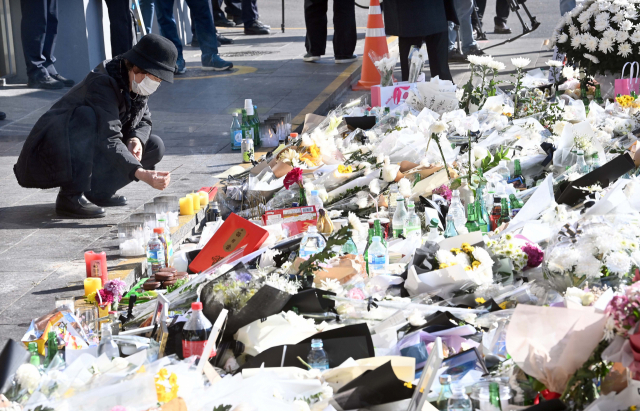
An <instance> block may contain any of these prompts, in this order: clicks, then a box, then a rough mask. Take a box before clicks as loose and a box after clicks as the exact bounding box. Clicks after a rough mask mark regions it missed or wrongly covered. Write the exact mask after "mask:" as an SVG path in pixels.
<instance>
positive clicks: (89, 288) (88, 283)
mask: <svg viewBox="0 0 640 411" xmlns="http://www.w3.org/2000/svg"><path fill="white" fill-rule="evenodd" d="M101 288H102V279H100V278H95V277H89V278H85V279H84V296H85V297H86V296H88V295H89V294H91V293H93V292H95V291H98V290H99V289H101Z"/></svg>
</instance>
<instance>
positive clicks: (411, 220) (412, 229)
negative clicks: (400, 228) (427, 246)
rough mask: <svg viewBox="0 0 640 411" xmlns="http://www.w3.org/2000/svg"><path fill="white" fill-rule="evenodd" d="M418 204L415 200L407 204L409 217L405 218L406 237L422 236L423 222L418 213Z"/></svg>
mask: <svg viewBox="0 0 640 411" xmlns="http://www.w3.org/2000/svg"><path fill="white" fill-rule="evenodd" d="M415 208H416V206H415V205H414V204H413V201H409V202H408V204H407V209H408V211H407V218H405V220H404V237H405V238H418V239H420V238H422V224H421V223H420V217H418V214H416V210H415Z"/></svg>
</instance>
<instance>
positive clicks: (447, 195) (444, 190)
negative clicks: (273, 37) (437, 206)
mask: <svg viewBox="0 0 640 411" xmlns="http://www.w3.org/2000/svg"><path fill="white" fill-rule="evenodd" d="M433 193H434V194H438V195H440V196H442V197H444V199H445V200H447V201H448V202H451V197H452V195H453V193H452V191H451V189H450V188H449V187H447V186H446V185H445V184H443V185H441V186H440V187H438V188H436V189H435V190H433Z"/></svg>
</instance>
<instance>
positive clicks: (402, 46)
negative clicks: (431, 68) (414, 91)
mask: <svg viewBox="0 0 640 411" xmlns="http://www.w3.org/2000/svg"><path fill="white" fill-rule="evenodd" d="M444 34H445V35H446V33H444ZM424 39H425V38H424V37H398V49H399V53H400V70H401V72H402V81H407V80H408V79H409V51H411V46H417V47H420V46H422V43H423V42H424ZM446 44H447V43H445V45H446ZM428 47H429V43H427V53H428V54H429V63H431V53H429V49H428ZM444 60H445V61H447V54H446V53H445V55H444Z"/></svg>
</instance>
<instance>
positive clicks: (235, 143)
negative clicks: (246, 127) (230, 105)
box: [229, 113, 242, 150]
mask: <svg viewBox="0 0 640 411" xmlns="http://www.w3.org/2000/svg"><path fill="white" fill-rule="evenodd" d="M229 134H230V135H231V149H232V150H240V146H241V145H242V127H240V120H239V119H238V113H233V121H231V132H230V133H229Z"/></svg>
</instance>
